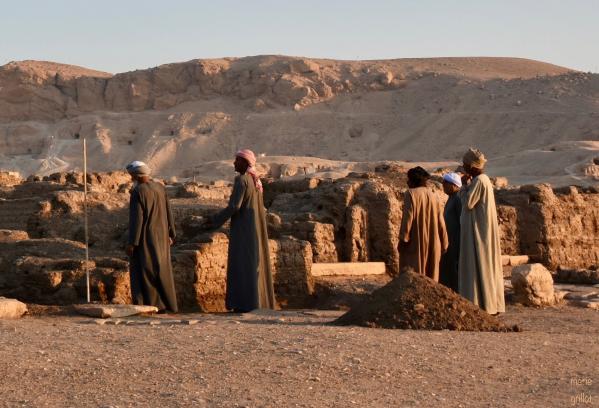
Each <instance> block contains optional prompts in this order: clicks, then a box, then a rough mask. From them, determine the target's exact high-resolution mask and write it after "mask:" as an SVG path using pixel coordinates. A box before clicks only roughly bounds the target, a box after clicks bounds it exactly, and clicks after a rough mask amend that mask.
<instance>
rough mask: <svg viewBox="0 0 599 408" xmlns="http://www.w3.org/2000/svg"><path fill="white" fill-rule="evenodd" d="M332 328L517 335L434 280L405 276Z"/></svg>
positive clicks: (388, 285) (372, 295) (371, 297)
mask: <svg viewBox="0 0 599 408" xmlns="http://www.w3.org/2000/svg"><path fill="white" fill-rule="evenodd" d="M335 324H338V325H343V326H349V325H356V326H365V327H374V328H385V329H416V330H444V329H449V330H463V331H500V332H508V331H519V330H520V329H519V328H518V327H517V326H514V327H508V326H506V325H505V324H503V323H502V322H501V321H499V320H498V319H497V318H495V317H493V316H490V315H489V314H487V313H486V312H484V311H482V310H481V309H479V308H478V307H477V306H475V305H474V304H472V303H471V302H469V301H468V300H466V299H464V298H463V297H461V296H459V295H458V294H456V293H454V292H453V291H452V290H450V289H448V288H446V287H445V286H443V285H441V284H438V283H436V282H434V281H433V280H431V279H429V278H427V277H425V276H422V275H419V274H416V273H413V272H406V273H402V274H401V275H399V276H398V277H397V278H395V279H393V280H392V281H391V282H389V283H388V284H387V285H385V286H383V287H382V288H380V289H378V290H376V291H375V292H373V293H372V294H371V295H370V296H368V297H366V298H364V300H363V301H362V302H361V303H360V304H359V305H357V306H355V307H354V308H352V309H351V310H350V311H349V312H347V313H346V314H344V315H343V316H341V317H340V318H339V319H337V320H336V321H335Z"/></svg>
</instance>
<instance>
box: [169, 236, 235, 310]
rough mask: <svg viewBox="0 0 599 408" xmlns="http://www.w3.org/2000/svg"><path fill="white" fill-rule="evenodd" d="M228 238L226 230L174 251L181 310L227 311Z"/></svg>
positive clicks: (175, 276) (175, 274) (174, 272)
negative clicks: (224, 232)
mask: <svg viewBox="0 0 599 408" xmlns="http://www.w3.org/2000/svg"><path fill="white" fill-rule="evenodd" d="M228 245H229V239H228V237H227V236H226V235H225V234H223V233H214V234H209V235H206V237H205V238H204V240H203V242H198V243H194V244H189V245H185V246H184V247H183V248H182V249H177V250H175V251H173V253H172V257H171V259H172V265H173V275H174V279H175V288H176V290H177V302H178V303H179V307H180V308H181V309H182V310H201V311H204V312H224V311H226V309H225V293H226V278H227V252H228Z"/></svg>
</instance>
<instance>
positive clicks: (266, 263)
mask: <svg viewBox="0 0 599 408" xmlns="http://www.w3.org/2000/svg"><path fill="white" fill-rule="evenodd" d="M234 166H235V171H236V172H238V173H239V175H238V176H237V177H235V182H234V184H233V191H232V193H231V197H230V199H229V204H228V205H227V207H226V208H225V209H223V210H222V211H220V212H219V213H218V214H216V215H215V216H213V217H212V218H211V219H210V220H209V221H208V225H207V226H209V227H212V228H214V227H216V228H218V227H220V226H222V225H223V224H224V223H225V222H226V221H227V220H229V219H230V220H231V229H230V234H229V255H228V262H227V294H226V302H225V303H226V308H227V310H231V311H233V312H239V313H245V312H249V311H252V310H254V309H258V308H260V309H274V308H275V296H274V289H273V279H272V273H271V268H270V254H269V249H268V233H267V229H266V211H265V209H264V202H263V198H262V183H261V182H260V178H259V177H258V174H257V173H256V168H255V166H256V156H255V155H254V153H253V152H252V151H251V150H247V149H244V150H240V151H238V152H237V154H236V156H235V162H234Z"/></svg>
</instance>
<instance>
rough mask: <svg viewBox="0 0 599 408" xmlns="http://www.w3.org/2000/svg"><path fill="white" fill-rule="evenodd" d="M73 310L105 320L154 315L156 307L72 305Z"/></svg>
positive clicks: (156, 310)
mask: <svg viewBox="0 0 599 408" xmlns="http://www.w3.org/2000/svg"><path fill="white" fill-rule="evenodd" d="M74 306H75V310H76V311H77V312H78V313H80V314H82V315H85V316H91V317H100V318H102V319H106V318H109V317H126V316H135V315H138V314H142V313H156V312H158V308H157V307H156V306H139V305H99V304H83V305H74Z"/></svg>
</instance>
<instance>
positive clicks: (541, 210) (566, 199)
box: [496, 184, 599, 270]
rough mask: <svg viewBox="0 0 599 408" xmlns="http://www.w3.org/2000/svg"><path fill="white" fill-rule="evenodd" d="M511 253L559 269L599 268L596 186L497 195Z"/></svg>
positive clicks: (541, 187)
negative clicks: (560, 267) (526, 256)
mask: <svg viewBox="0 0 599 408" xmlns="http://www.w3.org/2000/svg"><path fill="white" fill-rule="evenodd" d="M496 197H497V203H498V212H499V218H500V221H501V228H502V232H503V233H504V235H503V236H502V245H503V246H502V248H503V251H504V252H506V253H507V254H510V255H514V254H523V255H528V256H530V258H531V260H533V261H535V262H541V263H543V264H544V265H546V266H547V267H548V268H550V269H552V270H555V269H557V268H558V267H559V266H563V267H567V268H591V267H593V266H597V265H599V192H598V191H597V190H596V189H594V188H586V189H583V188H578V187H568V188H561V189H552V188H551V187H550V186H548V185H544V184H540V185H534V186H522V187H520V188H519V189H506V190H499V191H497V192H496Z"/></svg>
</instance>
